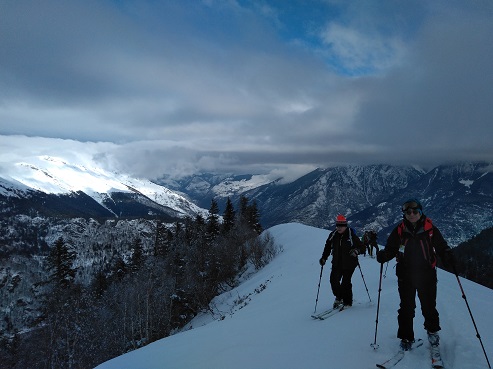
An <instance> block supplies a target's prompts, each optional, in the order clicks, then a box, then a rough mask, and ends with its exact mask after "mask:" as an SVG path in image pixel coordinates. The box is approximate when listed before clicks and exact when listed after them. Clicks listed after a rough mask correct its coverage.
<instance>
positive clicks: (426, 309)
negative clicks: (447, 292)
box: [397, 269, 440, 341]
mask: <svg viewBox="0 0 493 369" xmlns="http://www.w3.org/2000/svg"><path fill="white" fill-rule="evenodd" d="M398 287H399V297H400V299H401V302H400V306H399V310H398V316H397V322H398V324H399V329H398V331H397V337H398V338H400V339H407V340H411V341H412V340H414V329H413V319H414V315H415V313H414V311H415V309H416V293H417V294H418V298H419V301H420V304H421V313H422V314H423V317H424V328H425V329H426V330H427V331H429V332H437V331H439V330H440V320H439V316H438V311H437V309H436V298H437V274H436V270H435V269H432V270H430V271H419V272H418V273H415V274H413V275H408V274H404V275H402V276H398Z"/></svg>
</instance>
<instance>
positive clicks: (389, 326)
mask: <svg viewBox="0 0 493 369" xmlns="http://www.w3.org/2000/svg"><path fill="white" fill-rule="evenodd" d="M269 232H270V233H271V234H272V236H273V237H274V238H275V240H276V242H277V243H278V244H280V245H282V246H283V248H284V252H283V253H281V254H279V255H278V256H277V257H276V258H275V259H274V260H273V261H271V263H270V264H268V265H267V266H266V267H264V268H263V269H262V270H260V271H259V272H257V273H255V274H253V275H252V276H251V277H250V278H249V279H248V280H246V281H244V282H243V283H242V284H241V285H239V286H238V287H236V288H235V289H233V290H231V291H228V292H226V293H223V294H222V295H220V296H218V297H216V299H214V301H213V302H212V303H211V305H210V306H211V307H212V308H211V310H210V311H208V312H204V313H203V314H201V315H199V316H197V317H196V318H195V319H194V320H193V321H192V322H191V323H189V325H188V326H186V327H185V328H184V329H183V330H182V332H180V333H178V334H175V335H174V336H171V337H167V338H164V339H162V340H159V341H156V342H154V343H152V344H150V345H148V346H145V347H143V348H141V349H139V350H136V351H132V352H130V353H127V354H125V355H122V356H119V357H117V358H114V359H113V360H110V361H108V362H106V363H103V364H101V365H99V366H97V367H96V369H164V368H173V369H218V368H235V369H252V368H255V369H256V368H259V369H260V368H262V369H263V368H269V369H277V368H279V369H300V368H308V369H326V368H337V369H353V368H375V364H376V363H380V362H383V361H385V360H386V359H387V358H389V357H390V356H392V355H393V354H394V353H395V352H396V351H397V349H398V342H399V341H398V339H397V338H396V331H397V309H398V306H399V297H398V292H397V278H396V276H395V274H394V268H393V264H394V263H395V262H394V261H392V262H390V265H389V267H388V273H386V278H383V279H382V292H381V300H380V305H379V320H378V334H377V337H376V343H377V344H378V346H379V348H378V349H377V350H374V349H373V348H372V347H370V344H371V343H374V342H375V331H376V325H375V316H376V311H377V301H378V289H379V276H380V273H379V269H380V264H378V263H377V262H376V261H375V259H372V258H369V257H362V256H360V257H359V261H360V265H361V270H362V273H363V275H364V279H365V281H366V285H367V287H368V291H369V292H368V293H367V290H366V287H365V284H364V283H363V279H362V278H361V275H360V273H359V272H358V271H356V272H355V273H354V275H353V278H352V282H353V292H354V300H355V302H354V304H353V306H352V307H351V308H350V309H348V310H346V311H342V312H340V313H338V314H336V315H335V316H333V317H330V318H329V319H327V320H324V321H314V320H313V319H311V318H310V314H312V313H313V311H314V306H315V299H316V294H317V283H318V281H319V275H320V271H321V270H320V266H319V265H318V259H319V258H320V255H321V252H322V249H323V245H324V243H325V239H326V237H327V235H328V232H327V231H326V230H322V229H317V228H313V227H308V226H304V225H300V224H282V225H278V226H275V227H273V228H271V229H269ZM329 272H330V270H328V268H326V269H325V270H323V276H322V280H321V285H320V286H321V287H320V295H319V300H318V305H317V311H322V310H324V309H326V308H327V307H328V306H330V305H331V304H332V302H333V299H334V298H333V296H332V293H331V292H330V285H329V280H328V279H329ZM438 280H439V281H438V297H437V308H438V311H439V313H440V319H441V321H440V325H441V327H442V330H441V331H440V337H441V340H440V342H441V343H440V347H441V354H442V358H443V360H444V363H445V367H446V368H448V369H481V368H487V367H488V366H487V362H486V359H485V355H484V354H483V351H482V348H481V345H480V342H479V341H478V338H477V336H476V331H475V328H474V325H473V322H472V320H471V317H470V315H469V313H468V310H467V307H466V304H465V303H464V299H463V298H462V295H461V290H460V287H459V285H458V282H457V279H456V277H455V276H454V275H453V274H451V273H448V272H445V271H443V270H441V269H440V270H438ZM460 280H461V285H462V286H463V289H464V292H465V294H466V297H467V301H468V304H469V306H470V309H471V311H472V314H473V317H474V319H475V324H476V325H477V328H478V331H479V333H480V334H481V337H482V343H483V344H484V347H485V350H486V353H487V354H488V356H489V358H490V360H491V357H492V355H493V334H492V333H491V332H493V315H492V314H491V311H492V309H493V291H492V290H490V289H488V288H486V287H483V286H480V285H478V284H475V283H473V282H470V281H468V280H464V279H462V278H461V279H460ZM418 305H419V303H418ZM422 327H423V318H422V316H421V312H420V310H419V306H418V307H417V310H416V317H415V319H414V328H415V333H416V336H417V338H423V339H424V340H425V343H424V345H423V346H421V347H420V348H417V349H416V350H413V351H411V352H409V353H406V356H405V358H404V359H403V360H402V361H401V362H400V363H399V364H398V367H399V368H403V369H422V368H430V367H431V360H430V353H429V345H428V342H426V332H425V331H424V329H423V328H422Z"/></svg>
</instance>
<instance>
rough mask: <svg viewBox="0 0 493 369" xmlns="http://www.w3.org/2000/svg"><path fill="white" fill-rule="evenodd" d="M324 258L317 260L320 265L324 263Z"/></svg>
mask: <svg viewBox="0 0 493 369" xmlns="http://www.w3.org/2000/svg"><path fill="white" fill-rule="evenodd" d="M325 261H326V260H325V259H324V258H320V260H319V261H318V262H319V263H320V265H321V266H324V265H325Z"/></svg>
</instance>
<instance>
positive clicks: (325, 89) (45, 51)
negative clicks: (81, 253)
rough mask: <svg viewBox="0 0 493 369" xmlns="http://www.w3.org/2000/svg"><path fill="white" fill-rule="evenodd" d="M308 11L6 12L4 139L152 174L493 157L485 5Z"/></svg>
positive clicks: (31, 8) (269, 7)
mask: <svg viewBox="0 0 493 369" xmlns="http://www.w3.org/2000/svg"><path fill="white" fill-rule="evenodd" d="M312 5H313V7H319V11H318V12H317V14H319V15H318V16H317V17H313V11H314V10H313V8H311V9H310V11H307V10H304V9H306V7H305V6H304V4H303V2H302V1H294V2H290V6H289V7H286V6H284V5H283V2H278V1H275V0H271V1H262V2H254V3H253V2H252V3H250V2H237V1H234V0H233V1H226V0H207V1H202V2H201V1H180V2H152V1H139V2H133V1H109V0H108V1H93V0H89V1H70V2H62V1H51V0H47V1H43V2H31V1H24V0H18V1H12V2H2V3H1V4H0V56H1V57H0V135H12V134H16V135H26V136H42V137H53V138H63V139H72V140H78V141H91V142H102V141H105V142H112V143H115V144H116V145H103V144H102V145H97V148H98V151H97V153H94V155H95V157H96V158H98V160H100V161H101V162H105V163H106V164H107V165H119V166H120V167H121V168H120V169H122V170H130V171H132V172H133V173H136V174H138V175H143V176H151V177H156V176H159V175H160V174H162V173H168V172H173V173H174V174H177V175H178V174H179V173H189V172H193V171H198V170H214V169H215V170H228V171H237V172H252V171H255V172H262V171H264V172H266V171H273V170H274V171H275V170H276V169H278V170H282V171H285V172H286V171H288V168H289V167H294V168H296V171H297V172H299V171H300V170H301V169H300V168H306V169H309V168H313V167H315V166H326V165H332V164H334V163H344V164H346V163H381V162H391V163H406V164H413V163H420V164H422V163H428V164H430V165H433V164H435V163H439V162H443V161H445V160H455V159H457V160H471V159H472V160H491V158H492V151H491V148H490V147H491V145H490V144H489V141H490V139H491V137H492V136H493V129H492V128H491V126H490V122H491V121H492V120H493V119H492V118H493V108H492V104H491V101H492V99H493V87H492V86H493V66H492V63H491V60H493V43H491V40H490V38H491V35H492V34H493V5H492V3H491V2H490V1H475V2H462V1H455V0H452V1H436V2H427V1H419V0H417V1H413V2H411V3H409V4H408V3H406V5H405V6H404V7H402V6H401V4H393V3H382V4H373V5H371V4H369V3H368V2H366V1H359V0H357V1H356V0H355V1H350V2H346V1H335V0H333V1H314V2H313V4H312ZM320 14H321V15H320ZM102 148H104V149H105V150H107V151H103V150H102ZM409 148H414V150H412V151H410V150H409ZM163 158H165V159H163ZM432 161H433V163H431V162H432Z"/></svg>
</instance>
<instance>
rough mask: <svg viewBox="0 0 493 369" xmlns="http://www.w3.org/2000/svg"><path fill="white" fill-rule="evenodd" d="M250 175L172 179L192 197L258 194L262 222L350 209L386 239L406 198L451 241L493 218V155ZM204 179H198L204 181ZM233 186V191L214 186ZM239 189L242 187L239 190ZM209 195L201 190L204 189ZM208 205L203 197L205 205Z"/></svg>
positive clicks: (328, 221) (317, 218)
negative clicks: (428, 165)
mask: <svg viewBox="0 0 493 369" xmlns="http://www.w3.org/2000/svg"><path fill="white" fill-rule="evenodd" d="M250 178H251V176H238V177H234V176H229V177H220V176H217V175H211V174H204V175H200V176H199V175H195V176H193V177H190V178H187V179H183V180H182V181H181V182H175V183H174V187H173V188H174V189H175V190H177V191H180V192H182V193H185V194H186V195H187V196H189V197H190V198H192V199H194V201H198V199H200V198H201V196H207V198H208V201H209V202H210V198H212V197H214V198H216V200H217V201H218V203H219V204H220V205H221V204H222V203H223V202H225V197H221V196H225V195H221V194H222V193H224V194H226V193H227V196H229V197H231V200H232V201H233V203H237V202H238V200H239V197H240V196H241V195H244V196H246V197H248V198H249V199H254V200H255V201H256V203H257V205H258V208H259V212H260V214H261V223H262V225H263V226H264V227H270V226H274V225H276V224H281V223H288V222H299V223H303V224H307V225H311V226H314V227H320V228H331V227H333V225H334V219H335V217H336V216H337V214H345V215H346V217H348V219H349V220H350V221H351V225H352V226H353V227H355V229H356V230H357V231H358V232H361V231H363V230H366V229H373V230H376V231H377V232H378V233H379V237H380V239H381V240H382V242H383V240H384V239H385V238H386V237H387V235H388V234H389V232H390V230H391V228H392V227H393V226H394V225H395V224H396V222H398V221H399V220H400V219H401V217H402V214H401V213H400V211H399V209H400V206H401V204H402V202H403V201H405V200H407V199H409V198H418V199H420V200H421V202H422V203H423V205H424V207H425V214H426V215H428V216H430V217H431V218H432V219H433V220H434V221H435V222H436V224H437V225H438V226H439V228H440V230H441V231H442V233H443V234H444V236H445V238H446V239H447V241H448V242H449V243H450V244H451V245H452V246H455V245H458V244H459V243H460V242H463V241H466V240H468V239H470V238H471V237H473V236H474V235H476V234H478V233H479V232H480V231H481V230H483V229H485V228H488V227H491V226H493V219H492V218H491V214H492V212H493V171H492V165H491V164H489V163H459V164H450V165H443V166H438V167H436V168H433V169H432V170H430V171H428V172H425V171H423V170H422V169H421V168H417V167H413V166H390V165H365V166H362V165H361V166H360V165H349V166H343V167H333V168H326V169H317V170H314V171H312V172H310V173H308V174H306V175H304V176H302V177H300V178H298V179H297V180H295V181H293V182H291V183H280V182H279V181H275V182H269V183H267V184H262V185H260V186H257V187H255V188H251V189H248V188H247V187H246V186H242V183H251V182H250ZM198 183H200V186H192V184H198ZM221 188H228V189H229V192H220V191H217V190H216V189H221ZM235 191H236V192H235ZM202 198H203V197H202ZM202 206H205V205H202Z"/></svg>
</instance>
